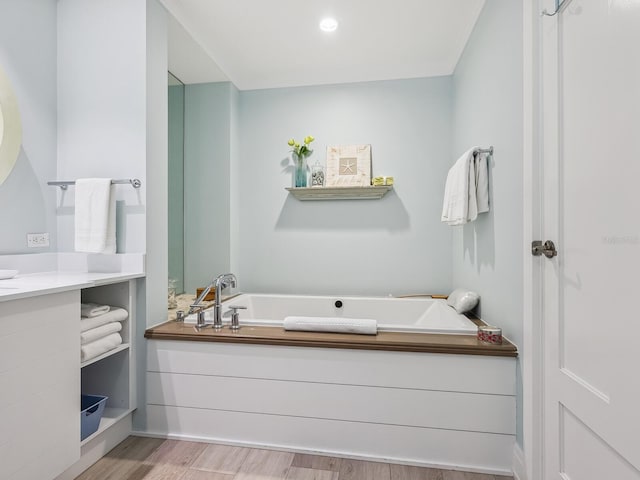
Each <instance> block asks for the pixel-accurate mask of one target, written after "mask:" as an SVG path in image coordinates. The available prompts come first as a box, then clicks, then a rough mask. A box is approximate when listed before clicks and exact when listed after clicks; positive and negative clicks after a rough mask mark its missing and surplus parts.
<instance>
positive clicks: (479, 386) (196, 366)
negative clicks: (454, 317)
mask: <svg viewBox="0 0 640 480" xmlns="http://www.w3.org/2000/svg"><path fill="white" fill-rule="evenodd" d="M515 365H516V359H515V358H507V357H491V356H478V355H447V354H429V353H414V352H381V351H371V350H347V349H334V348H308V347H274V346H270V345H239V344H225V343H208V342H179V341H164V340H163V341H150V342H148V348H147V370H148V371H151V372H174V373H191V374H198V375H219V376H229V377H247V378H262V379H273V380H291V381H307V382H321V383H335V384H347V385H368V386H381V387H398V388H413V389H425V390H442V391H450V392H474V393H489V394H497V395H515V378H516V373H515Z"/></svg>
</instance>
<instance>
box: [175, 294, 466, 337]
mask: <svg viewBox="0 0 640 480" xmlns="http://www.w3.org/2000/svg"><path fill="white" fill-rule="evenodd" d="M337 302H341V306H336V305H340V303H337ZM231 306H244V307H247V309H246V310H240V325H241V326H242V325H263V326H282V324H283V321H284V319H285V317H288V316H303V317H336V318H367V319H374V320H376V321H377V322H378V331H380V332H417V333H449V334H466V335H475V334H476V332H477V326H476V324H475V323H474V322H472V321H471V320H469V319H468V318H467V317H466V316H465V315H460V314H459V313H457V312H456V311H455V310H454V309H453V308H451V307H450V306H449V305H447V303H446V301H445V300H441V299H433V298H393V297H351V296H343V297H340V296H310V295H309V296H308V295H271V294H241V295H238V296H237V297H234V298H232V299H230V300H228V301H226V302H223V304H222V307H223V310H222V311H223V316H224V321H225V323H229V313H230V307H231ZM205 318H206V321H207V322H208V323H211V322H213V311H211V310H208V311H207V312H206V314H205ZM185 322H186V323H195V322H196V318H195V315H189V316H188V317H187V318H186V320H185Z"/></svg>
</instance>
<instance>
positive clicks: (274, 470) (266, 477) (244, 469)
mask: <svg viewBox="0 0 640 480" xmlns="http://www.w3.org/2000/svg"><path fill="white" fill-rule="evenodd" d="M293 457H294V454H293V453H288V452H278V451H275V450H255V449H252V450H251V451H250V452H249V454H248V455H247V458H246V459H245V461H244V463H243V464H242V466H241V467H240V470H238V474H237V475H236V477H235V480H282V479H283V478H285V476H286V475H287V471H288V470H289V467H290V466H291V463H292V462H293Z"/></svg>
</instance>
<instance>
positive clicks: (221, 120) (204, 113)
mask: <svg viewBox="0 0 640 480" xmlns="http://www.w3.org/2000/svg"><path fill="white" fill-rule="evenodd" d="M234 89H235V87H233V85H231V83H229V82H221V83H205V84H198V85H187V86H186V90H185V95H186V96H185V152H184V153H185V171H184V175H185V192H184V196H185V198H184V201H185V225H184V227H185V264H184V272H185V290H186V292H187V293H193V294H195V291H196V288H197V287H204V286H207V285H208V284H209V283H210V282H211V279H212V278H213V277H215V276H216V275H218V274H220V273H225V272H227V271H229V265H230V261H229V256H230V253H229V252H230V245H229V242H230V237H231V234H230V185H229V176H230V158H231V154H232V152H231V131H232V129H231V120H232V119H231V106H232V100H233V98H232V94H233V93H234Z"/></svg>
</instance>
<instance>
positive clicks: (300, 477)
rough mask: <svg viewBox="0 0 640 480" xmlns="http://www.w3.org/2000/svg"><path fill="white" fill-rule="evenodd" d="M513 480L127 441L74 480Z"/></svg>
mask: <svg viewBox="0 0 640 480" xmlns="http://www.w3.org/2000/svg"><path fill="white" fill-rule="evenodd" d="M511 478H512V477H501V476H494V475H482V474H477V473H467V472H458V471H452V470H437V469H431V468H419V467H408V466H406V465H395V464H389V463H376V462H365V461H361V460H349V459H344V458H334V457H321V456H316V455H304V454H299V453H289V452H280V451H275V450H259V449H254V448H243V447H230V446H227V445H215V444H207V443H195V442H182V441H176V440H162V439H157V438H143V437H129V438H127V439H126V440H125V441H124V442H122V443H121V444H120V445H118V446H117V447H116V448H114V449H113V450H111V452H109V453H108V454H107V455H106V456H105V457H104V458H102V459H101V460H99V461H98V462H97V463H96V464H94V465H93V466H92V467H91V468H89V469H88V470H87V471H85V472H84V473H83V474H82V475H80V476H79V477H78V478H77V479H76V480H508V479H511Z"/></svg>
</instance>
